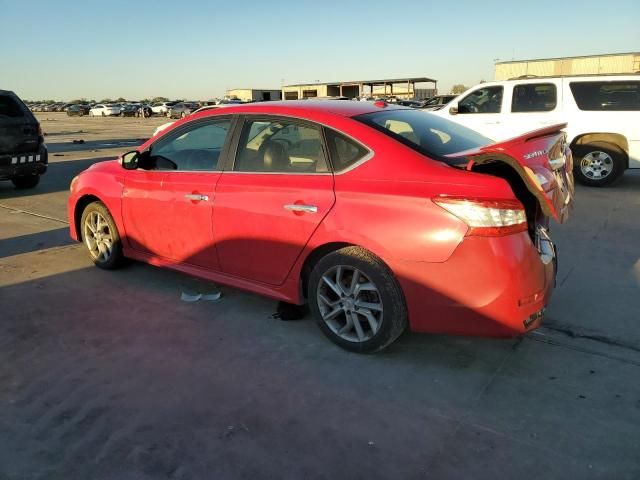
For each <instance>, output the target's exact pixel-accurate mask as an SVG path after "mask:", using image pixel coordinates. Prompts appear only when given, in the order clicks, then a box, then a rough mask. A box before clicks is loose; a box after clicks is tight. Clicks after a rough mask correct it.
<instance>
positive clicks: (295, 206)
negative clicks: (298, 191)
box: [282, 203, 318, 213]
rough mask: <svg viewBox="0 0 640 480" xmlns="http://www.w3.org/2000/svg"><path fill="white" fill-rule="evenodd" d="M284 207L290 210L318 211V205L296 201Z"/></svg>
mask: <svg viewBox="0 0 640 480" xmlns="http://www.w3.org/2000/svg"><path fill="white" fill-rule="evenodd" d="M282 208H284V209H285V210H289V211H290V212H306V213H318V207H316V206H315V205H298V204H297V203H294V204H290V205H283V206H282Z"/></svg>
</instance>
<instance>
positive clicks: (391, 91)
mask: <svg viewBox="0 0 640 480" xmlns="http://www.w3.org/2000/svg"><path fill="white" fill-rule="evenodd" d="M425 83H432V84H433V86H432V87H431V88H418V85H417V84H425ZM436 92H437V80H434V79H432V78H427V77H408V78H387V79H381V80H353V81H349V82H330V83H319V82H318V83H299V84H295V85H284V86H283V87H282V98H284V99H285V100H298V99H302V98H317V97H320V98H322V97H348V98H356V97H361V96H363V95H371V96H373V97H376V96H388V95H389V96H391V95H392V96H395V97H398V98H428V97H432V96H433V95H435V94H436Z"/></svg>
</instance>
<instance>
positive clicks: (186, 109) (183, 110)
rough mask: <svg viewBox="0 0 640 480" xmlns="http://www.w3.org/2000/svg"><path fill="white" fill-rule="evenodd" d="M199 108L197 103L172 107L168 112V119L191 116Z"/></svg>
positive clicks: (180, 103)
mask: <svg viewBox="0 0 640 480" xmlns="http://www.w3.org/2000/svg"><path fill="white" fill-rule="evenodd" d="M198 108H199V105H198V104H197V103H190V102H179V103H176V104H175V105H172V106H171V107H170V108H169V111H168V112H167V117H168V118H184V117H186V116H187V115H191V114H192V113H193V112H195V111H196V110H197V109H198Z"/></svg>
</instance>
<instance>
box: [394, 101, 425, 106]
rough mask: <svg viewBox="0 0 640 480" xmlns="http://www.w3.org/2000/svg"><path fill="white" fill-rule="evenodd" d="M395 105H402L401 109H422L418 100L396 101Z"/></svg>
mask: <svg viewBox="0 0 640 480" xmlns="http://www.w3.org/2000/svg"><path fill="white" fill-rule="evenodd" d="M396 104H398V105H402V106H403V107H411V108H421V107H422V102H420V101H418V100H403V99H400V100H397V101H396Z"/></svg>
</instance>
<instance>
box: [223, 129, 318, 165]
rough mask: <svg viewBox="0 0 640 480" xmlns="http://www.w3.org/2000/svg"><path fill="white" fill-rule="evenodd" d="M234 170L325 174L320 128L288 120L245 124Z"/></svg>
mask: <svg viewBox="0 0 640 480" xmlns="http://www.w3.org/2000/svg"><path fill="white" fill-rule="evenodd" d="M234 170H236V171H240V172H256V173H260V172H271V173H323V172H328V171H329V170H328V168H327V162H326V160H325V156H324V149H323V148H322V135H321V131H320V128H319V127H316V126H313V125H307V124H301V123H296V122H292V121H289V120H275V119H274V120H267V119H264V120H262V119H261V120H248V121H246V122H245V124H244V126H243V128H242V134H241V135H240V143H239V145H238V153H237V155H236V161H235V164H234Z"/></svg>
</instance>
